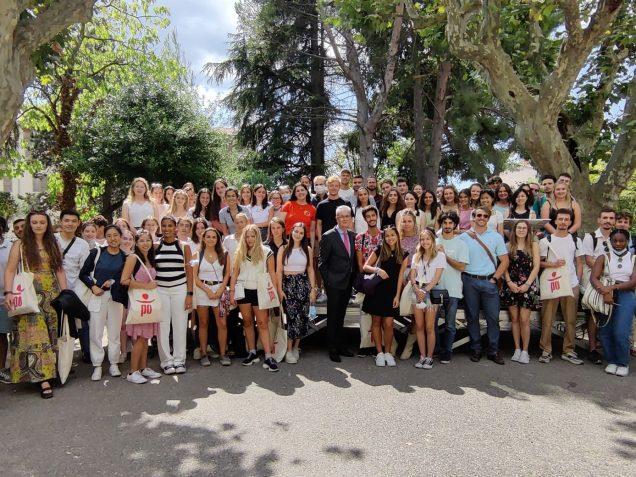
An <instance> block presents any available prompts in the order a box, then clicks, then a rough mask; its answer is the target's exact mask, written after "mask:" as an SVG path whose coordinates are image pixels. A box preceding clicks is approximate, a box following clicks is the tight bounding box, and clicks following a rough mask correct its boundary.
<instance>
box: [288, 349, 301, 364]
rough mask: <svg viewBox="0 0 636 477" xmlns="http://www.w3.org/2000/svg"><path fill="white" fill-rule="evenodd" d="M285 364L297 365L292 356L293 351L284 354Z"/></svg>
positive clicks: (294, 357)
mask: <svg viewBox="0 0 636 477" xmlns="http://www.w3.org/2000/svg"><path fill="white" fill-rule="evenodd" d="M285 362H286V363H289V364H296V363H298V360H297V359H296V356H294V351H293V350H291V351H287V353H285Z"/></svg>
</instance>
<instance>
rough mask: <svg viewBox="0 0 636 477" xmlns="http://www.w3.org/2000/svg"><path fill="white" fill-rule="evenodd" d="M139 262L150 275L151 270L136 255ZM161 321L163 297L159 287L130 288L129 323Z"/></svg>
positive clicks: (139, 323) (127, 322)
mask: <svg viewBox="0 0 636 477" xmlns="http://www.w3.org/2000/svg"><path fill="white" fill-rule="evenodd" d="M135 257H136V258H137V260H139V263H140V264H141V266H142V267H143V268H144V270H145V271H146V273H147V274H148V276H149V277H150V276H151V275H150V270H148V267H146V264H145V263H144V262H143V260H142V259H141V258H140V257H138V256H137V255H135ZM160 321H161V299H160V298H159V293H158V292H157V289H156V288H155V289H154V290H145V289H143V288H129V289H128V317H127V318H126V324H127V325H145V324H148V323H159V322H160Z"/></svg>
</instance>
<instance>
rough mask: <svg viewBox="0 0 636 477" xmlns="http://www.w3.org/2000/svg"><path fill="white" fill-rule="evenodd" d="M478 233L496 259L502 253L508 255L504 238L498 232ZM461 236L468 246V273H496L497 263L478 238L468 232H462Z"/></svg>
mask: <svg viewBox="0 0 636 477" xmlns="http://www.w3.org/2000/svg"><path fill="white" fill-rule="evenodd" d="M477 235H478V236H479V238H480V239H481V241H482V242H484V243H485V244H486V246H487V247H488V249H489V250H490V252H491V253H492V255H493V257H494V258H495V260H497V257H499V256H500V255H506V254H507V253H508V250H507V249H506V244H505V242H504V239H503V237H502V236H501V234H499V233H498V232H493V231H492V230H487V231H486V232H484V233H483V234H477ZM459 238H460V239H461V240H463V241H464V242H465V243H466V246H467V247H468V265H466V270H464V271H465V272H466V273H470V274H471V275H492V274H493V273H495V270H496V268H495V265H494V264H493V263H492V260H490V257H489V256H488V254H487V253H486V251H485V250H484V248H483V247H482V246H481V245H479V242H477V240H475V239H473V238H472V237H471V236H470V235H468V234H467V233H463V234H461V235H460V236H459Z"/></svg>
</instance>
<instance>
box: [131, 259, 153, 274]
mask: <svg viewBox="0 0 636 477" xmlns="http://www.w3.org/2000/svg"><path fill="white" fill-rule="evenodd" d="M133 255H134V256H135V258H136V259H137V260H139V263H140V264H141V266H142V267H144V270H145V271H146V273H147V274H148V277H149V278H150V279H151V280H152V275H150V270H148V267H147V266H146V264H145V263H144V261H143V260H142V259H141V257H140V256H139V255H137V254H136V253H135V254H133Z"/></svg>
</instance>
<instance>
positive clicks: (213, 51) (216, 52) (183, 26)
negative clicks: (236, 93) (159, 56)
mask: <svg viewBox="0 0 636 477" xmlns="http://www.w3.org/2000/svg"><path fill="white" fill-rule="evenodd" d="M155 3H156V4H157V5H161V6H165V7H168V9H169V10H170V22H171V25H170V27H169V28H168V30H167V31H165V32H163V35H167V34H170V33H171V32H172V31H175V32H176V35H177V39H178V41H179V44H180V45H181V50H182V52H183V54H184V56H185V59H186V61H187V62H188V63H189V64H190V67H191V69H192V72H193V73H194V75H195V81H196V83H197V86H198V88H199V92H200V94H201V95H202V96H203V98H204V99H205V100H206V101H212V100H215V99H219V98H220V97H222V96H223V95H224V94H225V93H226V92H227V91H228V89H229V88H230V87H231V85H232V83H231V81H226V82H224V83H223V84H221V85H216V84H210V83H208V81H207V78H206V76H205V75H204V74H203V73H202V72H201V71H202V69H203V65H204V64H206V63H208V62H218V61H222V60H224V59H225V58H226V56H227V45H228V34H229V33H233V32H234V31H235V30H236V23H237V17H236V12H235V11H234V0H156V2H155Z"/></svg>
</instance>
